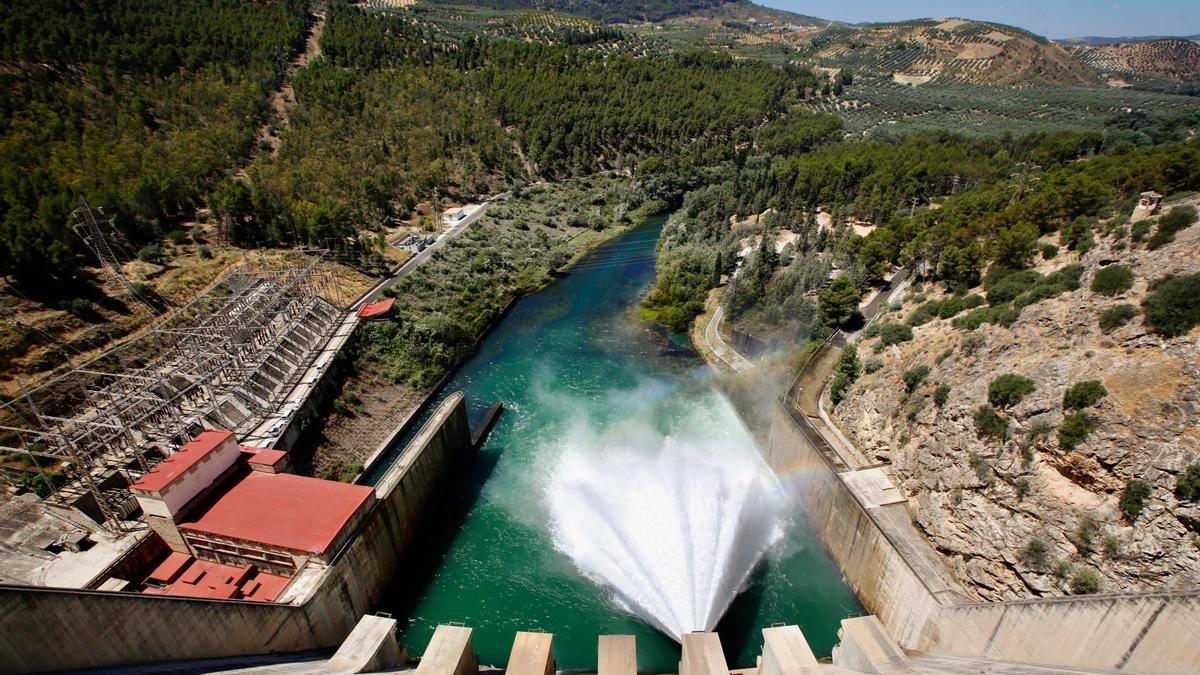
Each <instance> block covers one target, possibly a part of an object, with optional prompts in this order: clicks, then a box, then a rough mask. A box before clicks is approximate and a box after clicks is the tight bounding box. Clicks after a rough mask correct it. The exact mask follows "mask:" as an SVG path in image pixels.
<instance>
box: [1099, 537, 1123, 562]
mask: <svg viewBox="0 0 1200 675" xmlns="http://www.w3.org/2000/svg"><path fill="white" fill-rule="evenodd" d="M1100 542H1101V545H1102V546H1103V547H1104V557H1105V558H1110V559H1111V558H1116V557H1117V556H1118V555H1119V554H1120V553H1121V538H1120V537H1118V536H1117V535H1115V534H1106V535H1104V538H1103V539H1101V540H1100Z"/></svg>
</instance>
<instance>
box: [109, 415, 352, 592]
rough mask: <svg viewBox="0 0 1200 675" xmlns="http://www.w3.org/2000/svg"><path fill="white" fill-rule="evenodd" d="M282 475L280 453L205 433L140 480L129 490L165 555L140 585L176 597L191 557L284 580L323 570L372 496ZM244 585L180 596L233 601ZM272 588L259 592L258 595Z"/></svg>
mask: <svg viewBox="0 0 1200 675" xmlns="http://www.w3.org/2000/svg"><path fill="white" fill-rule="evenodd" d="M290 469H291V461H290V458H289V456H288V453H286V452H284V451H282V450H273V449H269V448H253V447H248V446H239V445H238V444H237V439H236V438H235V437H234V435H233V434H232V433H230V432H228V431H204V432H202V433H201V434H200V435H198V436H197V437H196V438H194V439H193V440H192V441H191V442H189V443H188V444H187V445H185V446H184V447H182V448H180V450H179V452H176V453H175V454H173V455H171V456H170V457H168V458H167V459H166V460H165V461H163V462H162V463H161V464H159V465H158V466H157V467H155V468H154V469H153V470H152V471H149V472H147V473H146V474H145V475H144V476H142V478H141V479H140V480H138V481H137V482H136V483H134V485H133V486H132V487H131V489H132V491H133V493H134V495H135V496H136V497H137V500H138V503H139V504H141V506H142V510H143V511H144V512H145V514H146V520H147V522H149V524H150V526H151V527H152V528H153V529H154V531H155V532H156V533H157V534H158V535H159V536H160V537H162V539H163V541H165V542H166V544H167V546H168V547H169V548H170V549H171V550H172V551H173V552H174V553H173V554H172V555H170V556H168V557H167V558H166V559H165V560H163V561H162V562H161V563H160V565H159V568H158V569H156V570H154V572H152V573H151V574H150V576H149V577H147V582H153V584H154V587H155V588H160V589H161V588H162V587H163V586H162V585H164V584H166V585H169V587H170V588H175V587H176V586H177V585H178V583H179V582H183V583H184V587H180V588H185V587H186V586H187V585H188V584H190V583H191V582H188V581H187V579H186V578H184V577H186V576H187V575H188V574H189V573H190V570H191V569H192V568H191V567H188V565H189V564H190V563H188V562H187V560H189V559H192V558H197V559H200V560H201V561H205V562H209V563H216V564H220V565H226V566H232V567H236V568H238V569H244V568H248V567H250V566H253V567H255V568H258V569H262V570H265V571H266V572H270V573H272V574H281V575H287V577H290V576H291V575H292V574H293V573H295V571H296V570H298V569H299V568H300V567H301V566H303V565H304V563H305V562H307V561H308V560H309V559H312V558H316V559H319V560H321V561H325V562H328V561H329V560H330V559H331V558H332V556H333V555H334V554H336V552H337V551H338V549H339V548H340V547H341V546H342V545H343V544H344V543H345V542H346V541H348V540H349V538H350V536H351V535H352V534H353V532H354V530H355V528H356V527H357V526H358V524H359V523H360V522H362V519H363V518H364V517H365V516H366V514H367V513H368V512H369V511H370V509H371V507H372V506H373V505H374V503H375V491H374V490H373V489H372V488H369V487H365V486H362V485H348V484H345V483H337V482H333V481H327V480H320V479H317V478H306V477H304V476H297V475H294V474H291V473H287V471H289V470H290ZM180 556H182V557H180ZM184 569H187V570H189V572H183V570H184ZM196 569H201V568H196ZM180 573H182V574H183V576H181V577H180V578H179V579H178V580H176V579H174V578H172V577H173V575H176V574H180ZM283 578H284V579H285V581H286V577H283ZM243 581H245V579H241V580H239V581H238V582H237V583H233V582H230V583H233V586H230V585H229V584H224V585H213V584H209V585H208V586H206V587H205V588H206V589H207V590H197V589H190V590H189V589H186V588H185V590H186V591H187V593H199V594H214V593H215V594H223V593H227V592H228V593H234V592H235V589H240V588H241V586H242V585H243V584H242V583H241V582H243ZM268 582H269V583H268ZM273 584H274V582H271V581H270V580H267V582H264V583H262V584H260V587H261V588H260V590H259V591H257V593H258V595H259V596H261V595H262V594H265V593H269V592H270V591H271V589H272V588H273V587H274V586H273ZM192 585H194V584H192ZM280 588H282V586H280ZM277 591H278V589H276V592H277ZM159 592H166V591H161V590H160V591H159ZM236 592H237V593H243V591H240V590H238V591H236ZM203 597H218V596H216V595H204V596H203ZM219 597H234V596H233V595H221V596H219Z"/></svg>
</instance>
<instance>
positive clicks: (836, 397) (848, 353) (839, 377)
mask: <svg viewBox="0 0 1200 675" xmlns="http://www.w3.org/2000/svg"><path fill="white" fill-rule="evenodd" d="M833 371H834V376H833V383H832V384H831V385H830V386H829V398H830V400H832V401H833V404H834V405H837V404H839V403H841V402H842V399H843V398H845V396H846V391H847V390H848V389H849V388H850V385H852V384H854V381H855V380H857V379H858V374H859V372H860V366H859V362H858V349H857V348H855V346H854V345H846V346H845V347H844V348H842V355H841V356H840V357H838V361H837V364H836V365H835V366H834V367H833Z"/></svg>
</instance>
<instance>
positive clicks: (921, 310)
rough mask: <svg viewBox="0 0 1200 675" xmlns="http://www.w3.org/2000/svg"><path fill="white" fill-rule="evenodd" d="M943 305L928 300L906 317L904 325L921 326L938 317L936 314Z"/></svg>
mask: <svg viewBox="0 0 1200 675" xmlns="http://www.w3.org/2000/svg"><path fill="white" fill-rule="evenodd" d="M946 302H952V300H947V301H946ZM943 304H944V303H942V302H939V301H937V300H930V301H929V302H926V303H924V304H922V305H921V306H920V307H917V308H916V309H914V310H913V313H912V314H909V315H908V319H906V320H905V321H904V323H906V324H908V325H909V326H923V325H925V324H927V323H929V322H930V321H933V320H934V319H936V318H937V317H938V312H939V310H940V309H941V307H942V305H943Z"/></svg>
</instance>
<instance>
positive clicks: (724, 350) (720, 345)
mask: <svg viewBox="0 0 1200 675" xmlns="http://www.w3.org/2000/svg"><path fill="white" fill-rule="evenodd" d="M724 318H725V308H724V307H720V306H718V307H717V309H716V311H714V312H713V315H712V318H711V319H709V321H708V325H707V326H705V328H704V341H705V342H707V343H708V349H709V351H711V352H712V353H713V354H716V355H717V358H719V359H721V360H722V361H724V362H725V363H726V364H727V365H728V366H729V367H730V368H733V369H734V370H736V371H737V372H739V373H744V372H746V371H748V370H751V369H753V368H754V365H753V364H752V363H750V361H749V360H747V359H746V357H744V356H742V355H741V354H739V353H737V350H735V349H734V348H733V347H730V346H729V345H728V344H726V343H725V340H724V338H722V337H721V320H722V319H724Z"/></svg>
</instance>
